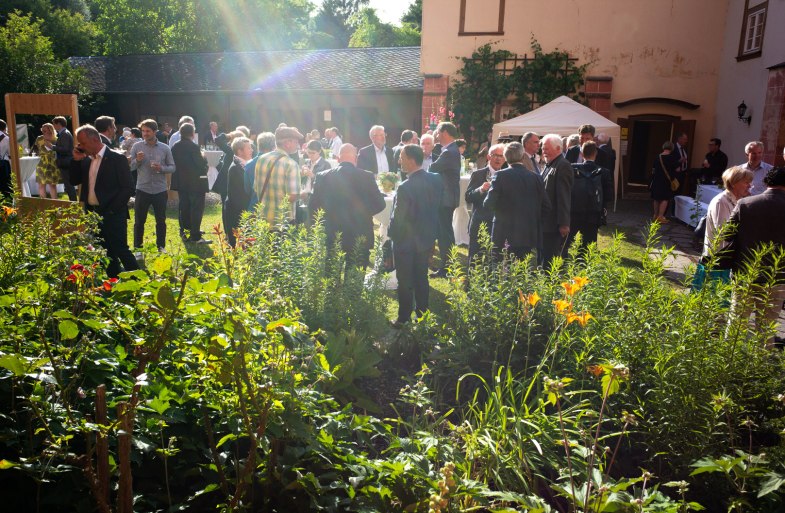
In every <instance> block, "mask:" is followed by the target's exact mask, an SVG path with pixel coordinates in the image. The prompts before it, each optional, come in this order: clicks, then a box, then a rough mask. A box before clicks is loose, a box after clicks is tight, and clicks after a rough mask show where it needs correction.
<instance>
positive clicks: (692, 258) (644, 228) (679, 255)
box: [608, 200, 700, 282]
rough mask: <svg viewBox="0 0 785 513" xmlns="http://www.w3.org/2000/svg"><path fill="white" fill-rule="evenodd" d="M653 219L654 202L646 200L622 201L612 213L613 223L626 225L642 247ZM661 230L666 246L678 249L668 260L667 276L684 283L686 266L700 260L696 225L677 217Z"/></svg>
mask: <svg viewBox="0 0 785 513" xmlns="http://www.w3.org/2000/svg"><path fill="white" fill-rule="evenodd" d="M650 222H651V202H650V201H646V200H619V202H618V205H617V207H616V212H611V213H610V214H608V225H609V226H618V227H620V228H624V229H625V231H626V232H627V235H628V239H629V240H630V242H634V243H636V244H640V245H641V246H642V245H644V244H645V243H646V240H645V237H646V235H647V233H648V225H649V223H650ZM659 233H660V238H661V241H662V245H663V246H665V247H673V248H674V250H673V252H672V253H671V254H670V255H669V256H668V258H667V260H666V262H665V265H666V275H667V276H668V278H670V279H672V280H674V281H677V282H682V281H683V280H684V276H685V269H686V268H687V267H688V266H689V265H690V264H696V263H697V262H698V260H699V259H700V251H699V250H698V249H697V248H696V247H695V244H694V241H693V235H692V227H690V226H687V225H686V224H684V223H682V222H681V221H679V220H678V219H675V218H673V219H672V220H671V222H670V223H667V224H663V225H662V226H661V227H660V232H659Z"/></svg>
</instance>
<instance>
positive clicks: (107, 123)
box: [95, 116, 117, 149]
mask: <svg viewBox="0 0 785 513" xmlns="http://www.w3.org/2000/svg"><path fill="white" fill-rule="evenodd" d="M95 129H96V130H98V133H99V134H101V142H102V143H104V144H105V145H107V146H109V147H110V148H112V149H114V148H116V147H117V145H116V144H115V143H114V136H115V134H116V133H117V126H115V122H114V118H113V117H112V116H98V117H97V118H95Z"/></svg>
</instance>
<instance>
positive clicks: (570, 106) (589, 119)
mask: <svg viewBox="0 0 785 513" xmlns="http://www.w3.org/2000/svg"><path fill="white" fill-rule="evenodd" d="M587 124H588V125H593V126H594V128H595V129H596V130H597V134H599V133H601V132H602V133H605V134H606V135H607V136H608V137H610V139H611V144H612V145H613V148H614V149H615V150H616V154H617V158H616V169H612V170H611V171H613V193H614V194H613V196H614V198H613V209H614V210H616V199H617V198H618V196H619V169H620V163H621V154H620V151H619V148H621V129H620V128H619V125H617V124H616V123H614V122H613V121H610V120H608V118H606V117H604V116H602V115H600V114H597V113H596V112H594V111H593V110H591V109H590V108H588V107H586V106H585V105H581V104H580V103H578V102H576V101H574V100H571V99H570V98H568V97H566V96H559V97H558V98H556V99H555V100H553V101H552V102H550V103H547V104H545V105H543V106H542V107H540V108H538V109H535V110H533V111H531V112H529V113H526V114H524V115H522V116H518V117H517V118H513V119H508V120H507V121H502V122H501V123H496V124H495V125H493V135H494V138H498V136H499V133H500V132H504V133H506V134H509V135H511V136H521V135H523V134H525V133H526V132H534V133H536V134H537V135H539V136H540V137H542V136H543V135H546V134H559V135H561V136H565V135H571V134H577V133H578V127H579V126H580V125H587Z"/></svg>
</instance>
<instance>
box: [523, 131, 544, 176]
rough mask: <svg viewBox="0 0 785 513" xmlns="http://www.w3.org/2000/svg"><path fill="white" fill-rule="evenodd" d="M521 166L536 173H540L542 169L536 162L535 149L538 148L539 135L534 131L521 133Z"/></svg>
mask: <svg viewBox="0 0 785 513" xmlns="http://www.w3.org/2000/svg"><path fill="white" fill-rule="evenodd" d="M522 142H523V161H521V164H523V167H525V168H526V169H528V170H529V171H533V172H534V173H536V174H538V175H539V174H542V169H541V168H540V166H539V165H538V164H537V150H539V149H540V136H539V135H537V134H535V133H534V132H526V133H525V134H523V140H522Z"/></svg>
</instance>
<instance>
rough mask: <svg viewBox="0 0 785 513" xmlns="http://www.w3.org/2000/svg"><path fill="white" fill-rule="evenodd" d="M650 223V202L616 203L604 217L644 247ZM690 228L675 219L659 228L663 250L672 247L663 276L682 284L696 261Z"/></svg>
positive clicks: (783, 325)
mask: <svg viewBox="0 0 785 513" xmlns="http://www.w3.org/2000/svg"><path fill="white" fill-rule="evenodd" d="M650 221H651V202H650V201H647V200H619V202H618V205H617V208H616V212H612V213H609V214H608V225H609V226H611V227H613V226H618V227H620V228H624V229H625V231H626V232H627V236H628V237H627V238H628V240H629V241H630V242H633V243H636V244H640V245H641V246H642V245H644V244H645V242H646V241H645V236H646V233H648V224H649V222H650ZM692 231H693V228H692V227H691V226H687V225H686V224H684V223H683V222H681V221H679V220H678V219H676V218H670V222H669V223H667V224H664V225H662V226H661V227H660V232H659V233H660V238H661V240H662V244H663V246H665V247H672V248H674V250H673V252H672V253H671V254H670V255H669V256H668V258H667V260H666V262H665V265H666V270H665V275H666V276H667V277H668V278H670V279H672V280H673V281H675V282H677V283H683V282H684V277H685V270H686V268H687V267H688V266H690V265H691V264H696V263H697V262H698V260H699V259H700V249H699V248H697V247H696V246H695V242H694V239H693V234H692ZM778 331H779V335H780V336H785V309H784V310H783V311H782V312H780V323H779V329H778Z"/></svg>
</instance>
